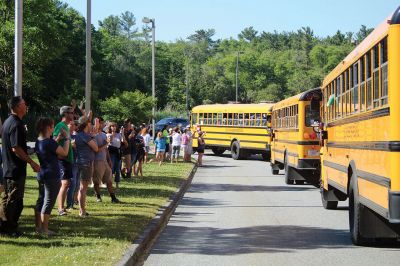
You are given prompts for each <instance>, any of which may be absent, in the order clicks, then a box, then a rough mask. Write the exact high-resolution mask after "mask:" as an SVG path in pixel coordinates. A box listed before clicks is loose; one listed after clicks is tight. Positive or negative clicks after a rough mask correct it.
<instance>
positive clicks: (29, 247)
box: [0, 163, 192, 265]
mask: <svg viewBox="0 0 400 266" xmlns="http://www.w3.org/2000/svg"><path fill="white" fill-rule="evenodd" d="M28 168H29V167H28ZM191 168H192V164H187V163H178V164H170V163H166V164H163V165H162V166H161V167H159V166H158V165H157V164H155V163H150V164H145V165H144V167H143V174H144V175H145V176H144V177H140V178H131V179H128V180H122V181H121V183H120V188H118V189H117V191H116V194H117V197H118V198H119V199H120V200H121V201H122V203H120V204H111V203H110V198H109V196H108V193H107V190H106V189H105V188H102V196H103V197H102V198H103V202H101V203H97V202H96V201H95V197H94V194H93V189H92V188H89V192H88V198H87V211H88V212H89V213H90V216H89V217H86V218H80V217H79V216H78V210H73V211H72V212H71V213H69V214H68V215H67V216H57V215H55V214H56V212H57V211H56V208H54V209H53V212H52V214H53V215H52V217H51V219H50V226H49V228H50V229H51V230H54V231H56V232H57V236H54V237H51V238H47V237H44V236H41V235H37V234H36V233H35V232H34V209H33V208H34V206H35V203H36V199H37V195H38V190H37V182H36V179H35V178H34V177H33V173H32V172H28V179H27V183H26V191H25V198H24V211H23V213H22V216H21V218H20V229H21V230H22V231H23V232H24V233H25V234H24V236H23V237H20V238H9V237H3V236H0V265H3V264H7V265H55V264H57V265H60V264H61V265H113V264H115V263H116V262H117V261H119V259H120V258H121V257H122V255H123V253H124V252H125V250H126V248H127V247H128V246H129V245H130V244H131V243H132V241H133V240H134V239H135V238H136V237H138V236H139V234H140V233H141V232H142V231H143V229H144V228H145V227H146V225H147V224H148V223H149V222H150V220H151V219H152V218H153V217H154V216H155V214H156V212H157V210H158V208H159V207H160V206H161V205H163V204H164V203H165V202H166V199H167V198H168V197H169V196H170V195H171V194H172V193H173V192H174V191H176V188H177V187H178V186H179V184H180V183H181V182H182V180H183V179H184V178H186V177H187V175H188V173H189V172H190V170H191ZM29 170H30V169H29Z"/></svg>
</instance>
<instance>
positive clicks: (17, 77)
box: [14, 0, 23, 96]
mask: <svg viewBox="0 0 400 266" xmlns="http://www.w3.org/2000/svg"><path fill="white" fill-rule="evenodd" d="M22 25H23V1H22V0H15V44H14V45H15V55H14V96H22V38H23V32H22Z"/></svg>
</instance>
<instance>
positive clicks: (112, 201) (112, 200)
mask: <svg viewBox="0 0 400 266" xmlns="http://www.w3.org/2000/svg"><path fill="white" fill-rule="evenodd" d="M120 202H121V201H119V199H117V198H113V199H111V203H120Z"/></svg>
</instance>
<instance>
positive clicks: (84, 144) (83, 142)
mask: <svg viewBox="0 0 400 266" xmlns="http://www.w3.org/2000/svg"><path fill="white" fill-rule="evenodd" d="M91 140H92V136H90V135H89V134H87V133H85V132H83V131H80V132H78V134H76V140H75V145H76V154H77V157H78V158H77V159H76V164H78V165H89V164H91V163H92V162H93V161H94V154H95V152H94V151H93V150H92V148H90V146H89V144H88V142H89V141H91Z"/></svg>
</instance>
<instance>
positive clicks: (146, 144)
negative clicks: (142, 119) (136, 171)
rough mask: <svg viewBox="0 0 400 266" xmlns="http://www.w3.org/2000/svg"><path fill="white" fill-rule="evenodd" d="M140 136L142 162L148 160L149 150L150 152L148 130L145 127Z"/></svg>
mask: <svg viewBox="0 0 400 266" xmlns="http://www.w3.org/2000/svg"><path fill="white" fill-rule="evenodd" d="M142 137H143V140H144V162H145V163H147V162H148V161H149V152H150V134H149V132H148V129H147V127H144V128H143V129H142Z"/></svg>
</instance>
